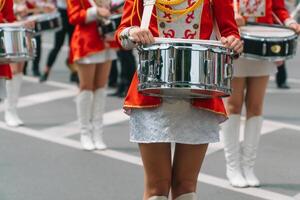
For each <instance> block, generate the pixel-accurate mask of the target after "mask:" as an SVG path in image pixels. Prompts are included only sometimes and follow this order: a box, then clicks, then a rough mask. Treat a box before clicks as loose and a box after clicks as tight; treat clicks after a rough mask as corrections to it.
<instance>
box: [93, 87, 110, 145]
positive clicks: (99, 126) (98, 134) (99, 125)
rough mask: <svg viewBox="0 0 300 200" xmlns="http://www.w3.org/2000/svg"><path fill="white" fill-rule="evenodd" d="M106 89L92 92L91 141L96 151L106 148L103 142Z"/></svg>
mask: <svg viewBox="0 0 300 200" xmlns="http://www.w3.org/2000/svg"><path fill="white" fill-rule="evenodd" d="M105 98H106V89H105V88H99V89H97V90H96V91H95V92H94V100H93V107H92V125H93V131H92V133H93V134H92V135H93V140H94V145H95V148H96V149H99V150H103V149H106V148H107V146H106V144H105V143H104V141H103V114H104V111H105Z"/></svg>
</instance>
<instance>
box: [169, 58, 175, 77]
mask: <svg viewBox="0 0 300 200" xmlns="http://www.w3.org/2000/svg"><path fill="white" fill-rule="evenodd" d="M169 61H170V63H169V64H170V68H169V69H170V70H169V78H168V79H169V81H170V82H172V81H173V80H174V79H175V59H174V58H169Z"/></svg>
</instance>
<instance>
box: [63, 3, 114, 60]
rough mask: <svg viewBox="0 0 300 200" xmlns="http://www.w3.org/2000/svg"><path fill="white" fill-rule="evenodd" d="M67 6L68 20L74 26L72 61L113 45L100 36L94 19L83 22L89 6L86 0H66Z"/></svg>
mask: <svg viewBox="0 0 300 200" xmlns="http://www.w3.org/2000/svg"><path fill="white" fill-rule="evenodd" d="M67 6H68V15H69V22H70V23H71V24H73V25H74V26H75V30H74V33H73V36H72V39H71V44H70V49H71V53H70V54H71V55H72V58H71V61H72V62H75V61H77V60H79V59H81V58H83V57H86V56H89V55H91V54H95V53H99V52H101V51H103V50H104V49H105V48H107V47H113V44H112V43H109V44H108V43H106V42H105V41H104V38H102V37H100V35H99V32H98V25H97V22H96V21H94V22H90V23H85V20H86V16H87V9H88V8H90V7H91V5H90V3H89V1H88V0H67ZM115 46H116V45H115Z"/></svg>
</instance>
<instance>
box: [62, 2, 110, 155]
mask: <svg viewBox="0 0 300 200" xmlns="http://www.w3.org/2000/svg"><path fill="white" fill-rule="evenodd" d="M67 5H68V15H69V21H70V23H71V24H73V25H75V30H74V33H73V36H72V40H71V54H72V56H73V58H72V61H73V62H75V63H76V64H77V70H78V75H79V80H80V81H79V82H80V93H79V95H78V97H77V102H76V104H77V113H78V119H79V124H80V133H81V138H80V140H81V144H82V147H83V149H85V150H93V149H105V148H106V145H105V143H104V142H103V114H104V109H105V98H106V84H107V81H108V76H109V72H110V66H111V61H112V60H114V59H116V52H115V50H113V49H111V43H109V42H106V39H105V38H104V36H102V35H101V34H100V33H99V30H98V23H100V22H101V21H105V20H107V18H108V17H109V16H110V15H111V13H110V11H109V9H110V2H109V1H104V0H103V1H102V0H99V1H93V0H81V1H78V0H68V1H67Z"/></svg>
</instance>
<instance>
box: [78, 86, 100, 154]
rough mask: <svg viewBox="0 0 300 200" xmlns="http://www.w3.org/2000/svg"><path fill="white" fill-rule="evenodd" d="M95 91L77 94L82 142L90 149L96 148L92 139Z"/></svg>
mask: <svg viewBox="0 0 300 200" xmlns="http://www.w3.org/2000/svg"><path fill="white" fill-rule="evenodd" d="M92 102H93V92H92V91H87V90H84V91H81V92H80V94H79V95H78V96H77V100H76V107H77V116H78V120H79V126H80V142H81V145H82V148H83V149H85V150H88V151H91V150H94V149H95V146H94V143H93V139H92V126H91V112H92Z"/></svg>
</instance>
